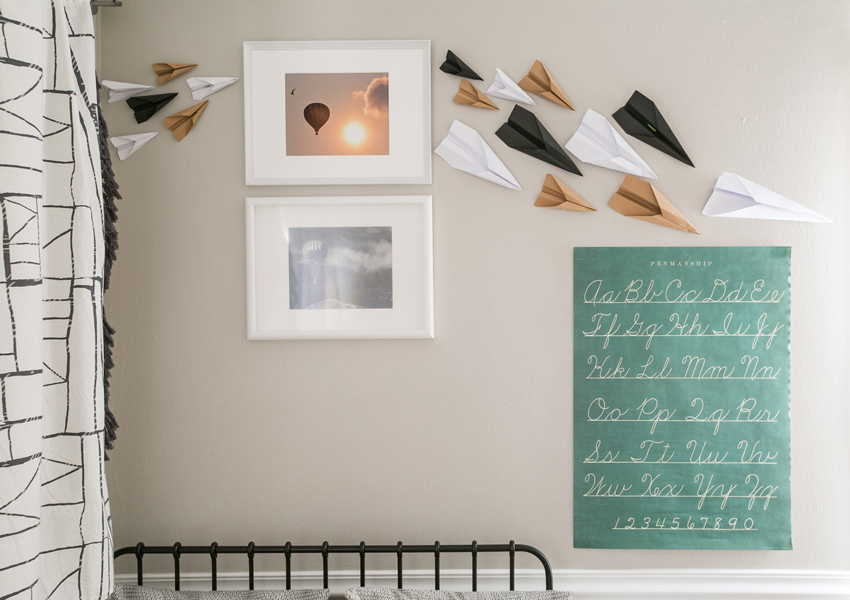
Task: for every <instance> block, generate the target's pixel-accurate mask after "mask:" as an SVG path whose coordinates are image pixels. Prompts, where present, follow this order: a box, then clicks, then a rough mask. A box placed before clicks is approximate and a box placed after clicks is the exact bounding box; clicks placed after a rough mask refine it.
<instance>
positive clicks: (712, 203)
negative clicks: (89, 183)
mask: <svg viewBox="0 0 850 600" xmlns="http://www.w3.org/2000/svg"><path fill="white" fill-rule="evenodd" d="M702 214H704V215H708V216H709V217H736V218H739V219H773V220H779V221H805V222H808V223H832V220H830V219H828V218H826V217H824V216H823V215H820V214H818V213H816V212H815V211H813V210H810V209H808V208H806V207H805V206H801V205H799V204H797V203H796V202H794V201H793V200H789V199H788V198H786V197H785V196H780V195H779V194H777V193H776V192H774V191H771V190H769V189H767V188H765V187H762V186H760V185H758V184H757V183H753V182H752V181H750V180H748V179H744V178H743V177H741V176H740V175H735V174H734V173H723V174H722V175H721V176H720V177H719V178H718V179H717V183H715V184H714V191H713V192H712V194H711V197H710V198H709V199H708V202H707V203H706V204H705V207H704V208H703V209H702Z"/></svg>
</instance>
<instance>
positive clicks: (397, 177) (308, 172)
mask: <svg viewBox="0 0 850 600" xmlns="http://www.w3.org/2000/svg"><path fill="white" fill-rule="evenodd" d="M243 51H244V55H243V59H244V81H245V183H246V184H247V185H335V184H340V185H342V184H430V183H431V43H430V41H429V40H404V41H326V42H325V41H307V42H244V43H243ZM360 73H381V74H385V75H386V76H387V80H388V84H387V86H386V90H385V95H384V99H385V103H384V104H383V107H384V108H385V109H386V112H387V113H388V114H387V115H386V116H385V117H384V118H385V119H388V123H389V125H388V133H387V132H382V135H383V136H387V137H388V140H387V142H388V147H385V148H384V149H383V150H382V152H384V154H376V155H357V156H352V155H293V153H295V152H297V151H298V148H297V145H296V144H294V143H293V144H292V147H291V148H287V140H288V139H289V138H288V135H296V134H297V133H298V132H300V131H301V130H303V129H304V128H305V127H308V126H307V125H306V124H304V123H303V122H298V119H296V118H295V117H293V115H292V114H291V113H288V112H287V111H288V110H289V108H290V104H289V103H290V101H291V102H292V105H291V107H292V108H293V109H294V108H295V107H296V101H295V98H301V99H300V100H298V102H301V103H308V102H309V103H313V102H321V101H322V97H321V94H317V93H316V90H315V89H313V90H311V89H310V88H309V87H308V90H307V91H306V92H304V94H306V95H301V94H300V91H299V90H298V89H295V88H293V87H292V86H291V85H290V86H289V87H287V83H286V80H287V76H298V75H300V76H302V77H303V76H304V74H309V75H311V76H318V77H330V76H331V74H348V75H350V74H360ZM290 88H292V89H290ZM313 96H319V97H313ZM298 109H299V110H306V108H302V107H300V105H298ZM364 111H366V108H364ZM302 114H303V113H302ZM367 114H370V115H371V114H372V113H367ZM287 115H289V116H287ZM303 118H304V119H306V115H305V116H304V117H303ZM334 118H335V111H334V110H331V116H330V119H331V120H330V121H329V123H332V124H333V127H334V128H337V127H339V126H340V122H339V121H333V119H334ZM340 118H343V117H342V114H340ZM288 120H289V125H290V126H291V127H290V129H289V131H287V122H288ZM367 120H368V119H367ZM296 123H297V126H296ZM328 127H330V126H328ZM385 127H386V125H385ZM310 133H311V134H312V132H310ZM316 135H317V136H318V135H320V131H319V130H316ZM328 135H330V133H329V134H328ZM337 137H338V136H337ZM325 139H329V138H325ZM333 139H336V137H334V138H333ZM323 151H327V148H325V150H323Z"/></svg>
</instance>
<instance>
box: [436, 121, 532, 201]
mask: <svg viewBox="0 0 850 600" xmlns="http://www.w3.org/2000/svg"><path fill="white" fill-rule="evenodd" d="M434 153H435V154H436V155H437V156H439V157H440V158H442V159H443V160H445V161H446V162H447V163H449V165H450V166H452V167H453V168H455V169H458V170H460V171H465V172H466V173H469V174H470V175H475V176H476V177H480V178H481V179H486V180H487V181H492V182H493V183H497V184H499V185H502V186H504V187H506V188H511V189H512V190H521V189H522V188H521V187H520V185H519V182H518V181H517V180H516V179H514V176H513V175H512V174H511V172H510V171H508V168H507V167H506V166H505V164H504V163H503V162H502V161H501V160H499V157H498V156H496V153H495V152H493V149H492V148H490V146H488V145H487V142H485V141H484V138H482V137H481V135H480V134H479V133H478V132H477V131H475V130H474V129H473V128H472V127H470V126H469V125H465V124H463V123H461V122H460V121H458V120H457V119H455V121H454V122H453V123H452V126H451V127H450V128H449V133H448V135H447V136H446V138H445V139H444V140H443V141H442V142H440V145H439V146H437V148H436V149H435V150H434Z"/></svg>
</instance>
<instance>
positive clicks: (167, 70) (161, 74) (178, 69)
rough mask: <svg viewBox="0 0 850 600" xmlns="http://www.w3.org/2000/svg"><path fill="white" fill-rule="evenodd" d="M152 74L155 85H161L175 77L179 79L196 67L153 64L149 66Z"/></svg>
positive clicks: (175, 64)
mask: <svg viewBox="0 0 850 600" xmlns="http://www.w3.org/2000/svg"><path fill="white" fill-rule="evenodd" d="M151 66H152V67H153V72H154V73H156V84H157V85H162V84H163V83H165V82H166V81H171V80H172V79H174V78H175V77H180V76H181V75H183V74H184V73H187V72H189V71H191V70H192V69H194V68H195V67H197V66H198V65H195V64H189V63H154V64H152V65H151Z"/></svg>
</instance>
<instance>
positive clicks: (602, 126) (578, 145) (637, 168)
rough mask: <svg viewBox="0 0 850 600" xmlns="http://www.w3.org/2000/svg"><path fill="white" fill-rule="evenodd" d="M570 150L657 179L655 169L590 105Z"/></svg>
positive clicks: (588, 160) (591, 160)
mask: <svg viewBox="0 0 850 600" xmlns="http://www.w3.org/2000/svg"><path fill="white" fill-rule="evenodd" d="M567 150H569V151H570V152H572V153H573V154H575V155H576V156H577V157H578V158H579V160H582V161H584V162H586V163H590V164H592V165H597V166H600V167H605V168H606V169H613V170H615V171H620V172H622V173H628V174H629V175H637V176H638V177H648V178H650V179H656V176H655V173H653V172H652V169H650V168H649V165H647V164H646V163H645V162H643V159H642V158H641V157H640V156H638V154H637V152H635V151H634V150H633V149H632V147H631V146H629V144H628V143H627V142H626V140H624V139H623V136H621V135H620V134H619V133H617V131H616V130H615V129H614V127H612V126H611V123H609V122H608V119H606V118H605V117H603V116H602V115H600V114H599V113H598V112H596V111H595V110H592V109H588V110H587V112H586V113H585V114H584V118H583V119H582V120H581V125H579V128H578V131H576V133H575V135H573V137H572V138H570V141H569V142H567Z"/></svg>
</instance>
